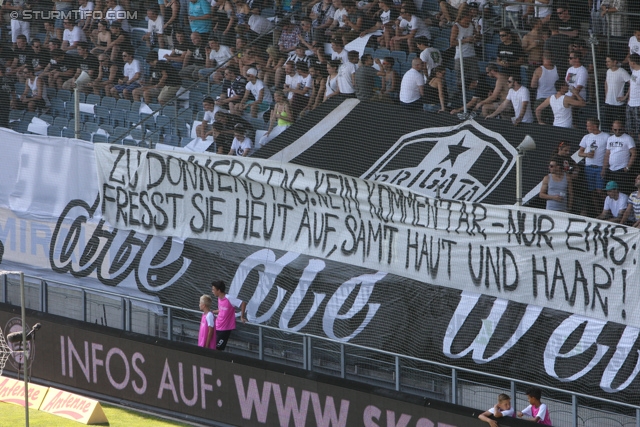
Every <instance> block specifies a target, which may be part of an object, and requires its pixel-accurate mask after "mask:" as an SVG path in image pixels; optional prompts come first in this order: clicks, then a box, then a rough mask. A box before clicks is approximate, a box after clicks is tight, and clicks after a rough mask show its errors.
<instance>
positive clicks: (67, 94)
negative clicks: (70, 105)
mask: <svg viewBox="0 0 640 427" xmlns="http://www.w3.org/2000/svg"><path fill="white" fill-rule="evenodd" d="M57 97H58V98H59V99H61V100H62V101H63V102H70V101H71V91H70V90H65V89H60V90H59V91H58V96H57Z"/></svg>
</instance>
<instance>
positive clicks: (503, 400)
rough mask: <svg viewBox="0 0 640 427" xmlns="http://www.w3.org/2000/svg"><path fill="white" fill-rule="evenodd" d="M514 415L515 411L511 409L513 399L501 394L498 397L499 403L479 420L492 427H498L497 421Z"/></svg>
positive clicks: (479, 417) (480, 416)
mask: <svg viewBox="0 0 640 427" xmlns="http://www.w3.org/2000/svg"><path fill="white" fill-rule="evenodd" d="M514 415H515V411H514V410H513V408H511V398H510V397H509V395H507V394H504V393H500V394H499V395H498V403H496V404H495V405H493V407H492V408H489V409H487V410H486V411H484V412H483V413H482V414H480V415H478V419H479V420H481V421H484V422H486V423H488V424H489V425H490V426H491V427H498V422H497V421H496V420H499V419H500V418H502V417H513V416H514Z"/></svg>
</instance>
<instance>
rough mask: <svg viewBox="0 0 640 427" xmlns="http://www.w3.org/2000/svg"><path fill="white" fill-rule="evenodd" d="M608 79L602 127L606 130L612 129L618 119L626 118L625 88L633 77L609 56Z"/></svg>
mask: <svg viewBox="0 0 640 427" xmlns="http://www.w3.org/2000/svg"><path fill="white" fill-rule="evenodd" d="M605 62H606V65H607V68H608V69H607V78H606V79H605V81H604V108H603V113H604V114H603V115H604V117H603V120H602V127H603V129H605V130H609V129H611V124H612V123H613V121H614V120H615V119H616V118H618V117H624V116H625V114H626V109H627V106H626V104H625V102H624V97H625V93H624V87H625V84H626V83H627V82H628V81H629V80H630V79H631V76H630V75H629V73H628V72H627V70H625V69H624V68H622V67H620V64H619V63H618V61H617V60H616V59H615V58H614V57H613V56H612V55H609V56H607V58H606V60H605Z"/></svg>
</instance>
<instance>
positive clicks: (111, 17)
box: [104, 0, 131, 33]
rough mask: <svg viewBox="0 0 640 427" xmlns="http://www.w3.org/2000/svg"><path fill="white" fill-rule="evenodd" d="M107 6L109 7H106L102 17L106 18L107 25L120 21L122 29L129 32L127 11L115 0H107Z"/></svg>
mask: <svg viewBox="0 0 640 427" xmlns="http://www.w3.org/2000/svg"><path fill="white" fill-rule="evenodd" d="M107 6H108V7H109V9H107V12H106V13H105V14H104V19H106V20H107V22H108V23H109V25H111V24H113V23H114V22H115V21H118V22H120V25H122V31H124V32H126V33H130V32H131V26H130V25H129V20H128V19H127V11H126V10H125V9H124V8H123V7H122V6H120V5H119V4H118V2H117V1H116V0H107Z"/></svg>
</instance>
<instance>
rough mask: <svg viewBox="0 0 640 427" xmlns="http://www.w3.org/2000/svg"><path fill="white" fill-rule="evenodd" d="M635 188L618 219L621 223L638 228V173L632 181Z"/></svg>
mask: <svg viewBox="0 0 640 427" xmlns="http://www.w3.org/2000/svg"><path fill="white" fill-rule="evenodd" d="M634 185H635V189H636V191H634V192H633V193H631V195H630V196H629V198H628V199H627V209H626V210H625V212H624V215H623V216H622V220H621V221H620V222H621V223H622V224H627V223H630V224H633V225H632V226H633V227H635V228H640V175H638V176H636V179H635V181H634Z"/></svg>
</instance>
